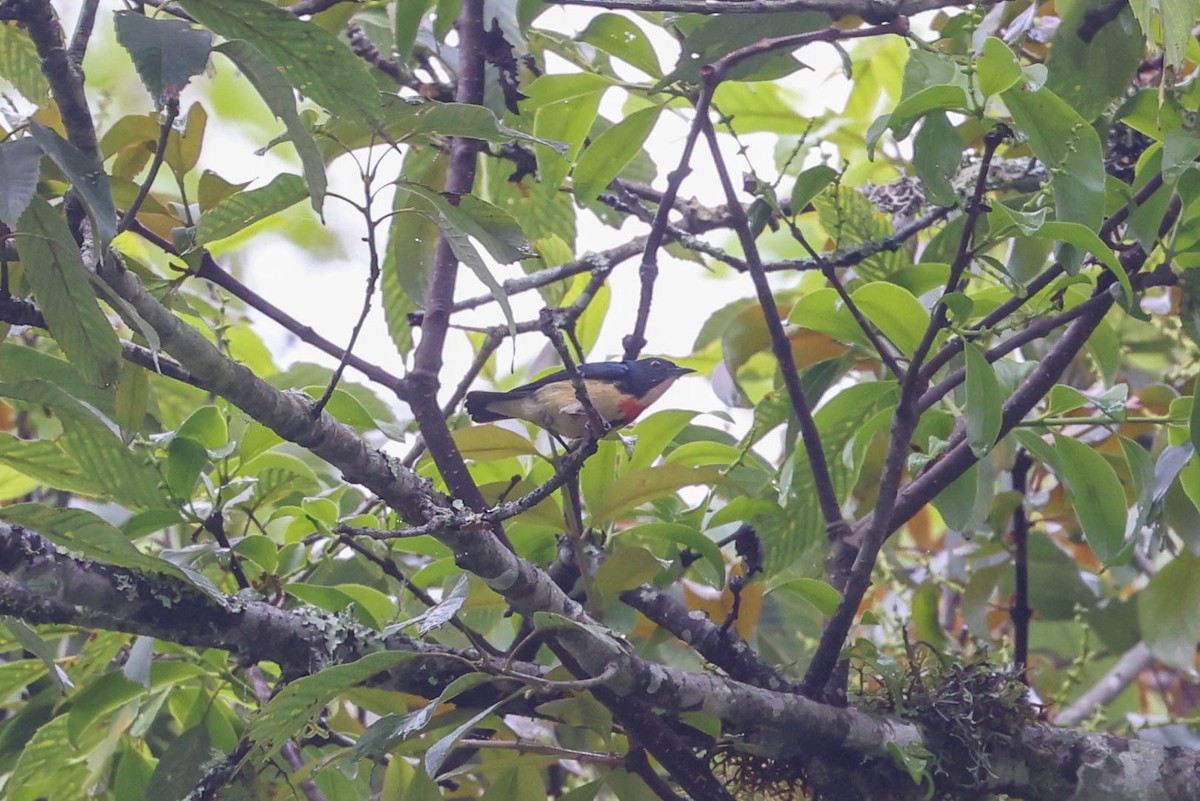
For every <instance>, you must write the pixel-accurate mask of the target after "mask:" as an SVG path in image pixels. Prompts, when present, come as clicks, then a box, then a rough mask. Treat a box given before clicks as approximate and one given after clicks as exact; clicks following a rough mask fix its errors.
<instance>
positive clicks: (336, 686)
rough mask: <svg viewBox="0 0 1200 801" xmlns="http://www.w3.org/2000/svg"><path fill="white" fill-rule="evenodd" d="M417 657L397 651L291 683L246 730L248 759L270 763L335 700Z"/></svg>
mask: <svg viewBox="0 0 1200 801" xmlns="http://www.w3.org/2000/svg"><path fill="white" fill-rule="evenodd" d="M414 656H415V654H414V653H402V652H398V651H387V652H381V653H373V654H367V655H366V656H364V657H363V658H362V659H360V660H358V661H357V662H351V663H350V664H347V665H333V666H330V667H325V668H323V669H322V670H321V671H320V672H319V673H314V674H313V675H311V676H305V677H304V678H301V679H298V680H297V681H294V682H292V683H291V684H289V685H288V686H287V687H284V688H283V690H281V691H280V692H279V694H278V695H276V696H275V697H274V698H272V699H271V700H270V701H269V702H268V703H267V705H266V706H265V707H263V710H262V712H261V713H259V715H258V717H257V718H256V719H255V720H254V722H253V723H251V724H250V727H249V728H248V729H247V731H246V734H245V737H246V740H247V741H248V742H250V743H251V744H252V745H253V751H252V753H251V755H249V756H247V759H250V760H251V761H252V764H261V763H262V762H264V761H266V760H269V759H271V758H272V757H274V756H275V754H276V753H278V752H279V749H280V748H282V747H283V745H284V743H286V742H287V741H288V740H289V739H290V738H291V737H293V736H294V735H295V734H296V733H297V732H299V731H300V730H301V729H302V728H304V727H305V726H306V725H308V722H309V721H310V720H312V719H313V718H315V717H316V716H317V714H318V713H319V712H320V711H321V709H322V708H324V707H325V705H326V704H328V703H329V702H330V701H332V700H333V699H334V697H336V696H337V695H340V694H341V693H343V692H345V691H346V690H349V689H350V688H351V687H354V686H357V685H359V684H362V683H363V682H364V681H366V680H367V679H369V678H371V677H372V676H375V675H377V674H379V673H381V672H383V671H385V670H390V669H392V668H394V667H396V666H397V665H399V664H401V663H403V662H405V661H407V660H409V659H411V658H413V657H414Z"/></svg>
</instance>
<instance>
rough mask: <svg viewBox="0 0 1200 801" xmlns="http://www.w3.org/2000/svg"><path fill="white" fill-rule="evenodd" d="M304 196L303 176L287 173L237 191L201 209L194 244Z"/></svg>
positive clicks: (242, 226)
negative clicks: (252, 187)
mask: <svg viewBox="0 0 1200 801" xmlns="http://www.w3.org/2000/svg"><path fill="white" fill-rule="evenodd" d="M307 196H308V189H307V188H306V187H305V185H304V179H303V178H301V177H300V176H298V175H292V174H290V173H283V174H282V175H277V176H275V178H274V180H272V181H271V183H269V184H267V185H266V186H264V187H260V188H258V189H251V190H250V191H248V192H239V193H238V194H236V195H233V196H232V197H228V198H225V199H224V200H222V201H221V202H220V203H218V204H217V205H216V206H214V207H213V208H211V209H209V210H208V211H207V212H205V214H204V215H203V216H202V217H201V218H200V224H199V225H198V226H197V227H196V245H197V246H201V245H206V244H208V243H210V242H216V241H217V240H220V239H224V238H225V237H228V236H233V235H234V234H236V233H237V232H239V231H241V230H243V229H245V228H248V227H249V226H251V225H253V224H254V223H256V222H259V221H260V220H265V219H266V218H267V217H270V216H271V215H272V214H278V213H279V212H281V211H283V210H284V209H287V208H290V207H292V206H294V205H296V204H297V203H299V202H300V201H301V200H303V199H304V198H305V197H307Z"/></svg>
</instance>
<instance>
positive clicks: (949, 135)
mask: <svg viewBox="0 0 1200 801" xmlns="http://www.w3.org/2000/svg"><path fill="white" fill-rule="evenodd" d="M962 154H963V148H962V142H961V140H960V139H959V136H958V131H956V130H955V129H954V126H953V125H951V124H950V120H949V119H948V118H947V117H946V114H945V112H942V111H935V112H933V113H931V114H929V115H928V116H927V117H926V118H925V121H924V122H923V123H921V130H919V131H917V136H916V139H915V140H914V141H913V167H914V168H915V169H916V171H917V177H918V178H920V179H921V182H922V183H924V184H925V196H926V197H927V198H928V199H929V201H930V202H931V203H936V204H938V205H940V206H949V205H953V204H954V203H955V201H957V200H958V195H957V193H956V192H955V191H954V186H953V185H952V184H951V183H950V178H951V177H952V176H953V175H955V174H957V173H958V170H959V168H960V167H961V166H962Z"/></svg>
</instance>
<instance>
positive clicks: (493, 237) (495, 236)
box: [398, 181, 536, 264]
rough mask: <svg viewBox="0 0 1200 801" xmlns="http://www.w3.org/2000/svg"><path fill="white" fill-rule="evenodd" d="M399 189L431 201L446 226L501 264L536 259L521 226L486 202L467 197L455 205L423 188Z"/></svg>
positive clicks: (504, 212) (411, 186)
mask: <svg viewBox="0 0 1200 801" xmlns="http://www.w3.org/2000/svg"><path fill="white" fill-rule="evenodd" d="M398 186H400V187H403V188H405V189H408V190H409V191H411V192H413V193H414V194H416V195H419V196H420V197H422V198H424V199H425V200H427V201H429V203H430V204H432V205H433V207H434V208H435V209H437V211H438V214H440V215H441V217H442V218H443V220H444V221H445V222H446V223H448V224H449V225H450V226H452V227H453V228H455V229H457V230H458V231H459V232H461V233H463V234H465V235H467V236H470V237H473V238H474V239H476V240H478V241H479V243H480V244H481V245H483V247H484V248H485V249H486V250H487V252H488V253H489V254H490V255H491V257H492V258H493V259H495V260H496V261H498V262H500V263H501V264H510V263H512V262H514V261H520V260H521V259H528V258H531V257H533V256H534V255H536V254H535V253H534V252H533V247H532V246H531V245H530V244H529V240H528V239H527V238H526V237H525V234H524V232H523V231H522V230H521V225H520V223H518V222H517V221H516V219H514V218H513V216H512V215H511V214H509V213H508V212H506V211H504V210H503V209H499V208H497V207H496V206H493V205H492V204H491V203H488V202H487V201H486V200H482V199H480V198H477V197H475V196H474V195H464V196H462V197H460V198H458V202H457V203H452V202H451V201H450V199H449V198H447V197H446V196H445V195H443V194H441V193H439V192H435V191H433V190H432V189H429V188H428V187H426V186H422V185H420V184H415V183H409V182H407V181H402V182H401V183H399V184H398ZM443 228H445V226H443Z"/></svg>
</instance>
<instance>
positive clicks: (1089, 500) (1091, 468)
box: [1054, 436, 1126, 562]
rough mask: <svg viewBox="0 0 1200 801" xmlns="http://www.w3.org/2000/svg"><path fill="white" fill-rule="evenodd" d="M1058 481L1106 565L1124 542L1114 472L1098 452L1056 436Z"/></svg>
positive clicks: (1123, 509)
mask: <svg viewBox="0 0 1200 801" xmlns="http://www.w3.org/2000/svg"><path fill="white" fill-rule="evenodd" d="M1054 442H1055V448H1056V450H1057V451H1058V456H1059V464H1058V466H1057V467H1056V470H1057V471H1058V473H1059V478H1061V479H1062V481H1063V484H1064V485H1066V488H1067V491H1068V492H1070V494H1071V502H1072V506H1073V507H1074V509H1075V514H1076V516H1077V517H1078V518H1079V524H1080V526H1081V527H1082V528H1083V534H1084V536H1085V537H1086V538H1087V541H1088V545H1089V546H1091V549H1092V551H1093V552H1094V553H1095V554H1096V557H1097V558H1098V559H1099V560H1100V561H1102V562H1107V561H1108V560H1109V559H1111V558H1112V557H1114V556H1116V555H1117V554H1118V553H1119V552H1120V550H1121V546H1122V545H1123V544H1124V541H1125V513H1126V507H1125V491H1124V490H1123V489H1122V488H1121V482H1120V480H1118V478H1117V474H1116V471H1114V470H1113V469H1112V466H1111V465H1110V464H1109V463H1108V460H1106V459H1105V458H1104V457H1103V456H1101V455H1100V453H1099V452H1097V451H1096V450H1094V449H1092V448H1091V447H1089V446H1088V445H1085V444H1084V443H1082V442H1080V441H1078V440H1076V439H1072V438H1070V437H1064V436H1055V438H1054Z"/></svg>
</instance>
